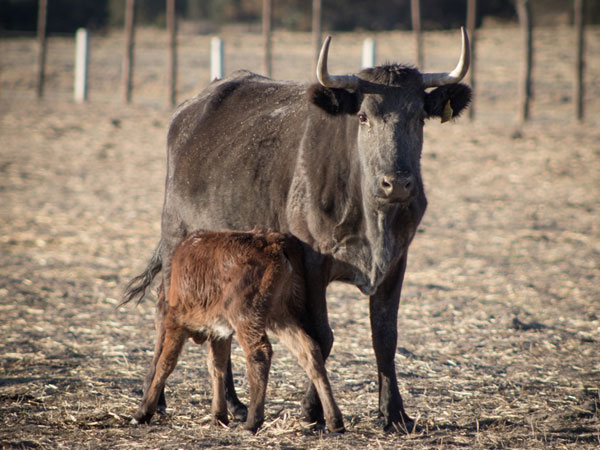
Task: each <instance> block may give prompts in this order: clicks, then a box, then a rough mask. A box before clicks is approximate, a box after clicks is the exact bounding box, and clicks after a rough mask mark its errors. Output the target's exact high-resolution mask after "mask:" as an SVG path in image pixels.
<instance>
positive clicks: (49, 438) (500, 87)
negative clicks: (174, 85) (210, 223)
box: [0, 27, 600, 449]
mask: <svg viewBox="0 0 600 450" xmlns="http://www.w3.org/2000/svg"><path fill="white" fill-rule="evenodd" d="M224 37H225V41H226V44H225V45H226V54H227V59H226V71H227V72H229V71H231V70H234V69H237V68H241V67H244V68H248V69H251V70H254V71H259V70H260V60H261V56H260V48H261V47H260V44H261V42H260V36H259V35H257V34H251V33H246V32H241V31H240V32H238V33H233V32H230V33H229V34H226V35H225V36H224ZM364 37H365V35H360V34H338V35H336V36H335V37H334V41H333V44H332V49H331V52H332V53H331V63H330V70H331V71H332V72H336V73H341V72H346V71H356V70H358V68H359V64H360V52H361V41H362V39H363V38H364ZM375 38H376V39H377V42H378V61H379V62H381V63H382V62H384V61H399V62H410V61H411V60H412V59H413V58H412V38H411V36H410V35H409V34H407V33H379V34H377V35H375ZM136 39H137V44H138V47H137V49H138V50H137V52H136V69H135V84H136V87H135V90H134V102H133V104H132V105H130V106H125V105H123V104H122V103H121V102H120V90H119V78H120V58H121V50H122V36H121V35H120V34H118V33H115V34H108V35H98V36H92V41H91V56H90V58H91V61H90V64H91V65H90V86H89V89H90V101H89V102H88V103H86V104H84V105H77V104H74V103H73V102H72V101H71V97H72V94H71V92H72V83H73V76H72V68H73V53H74V45H73V41H72V39H70V38H66V37H53V38H51V39H50V41H49V50H48V78H47V85H46V96H45V99H44V100H42V101H37V100H36V99H35V97H34V85H35V70H34V69H35V42H34V40H33V39H31V38H10V39H9V38H5V39H3V40H2V41H0V61H1V66H0V255H1V258H0V446H2V447H3V448H107V449H108V448H110V449H116V448H169V449H170V448H173V449H177V448H189V447H200V448H203V447H211V448H225V447H240V448H282V449H295V448H333V449H346V448H349V449H354V448H372V449H379V448H406V449H425V448H481V449H489V448H511V449H514V448H522V449H531V448H552V449H554V448H573V449H575V448H577V449H580V448H589V449H592V448H598V447H599V446H600V396H599V387H600V293H599V288H598V286H600V119H599V116H600V57H599V55H600V29H598V28H591V29H589V30H588V35H587V42H588V47H587V52H588V53H587V54H588V56H589V60H588V65H587V92H586V96H587V97H586V100H587V102H586V105H587V111H586V112H587V117H586V121H585V122H584V123H583V124H579V123H577V122H576V121H575V120H574V113H573V104H572V80H573V78H574V74H573V71H574V48H573V47H574V46H573V42H574V36H573V31H572V30H571V29H570V28H548V29H538V30H536V34H535V39H536V41H535V42H536V44H535V45H536V50H537V53H536V59H535V68H534V77H535V81H536V85H535V95H536V97H535V99H534V103H533V109H532V114H533V120H532V121H531V122H530V123H528V124H526V125H524V126H517V124H516V122H515V119H516V107H517V92H518V83H517V79H518V74H519V61H520V60H521V58H520V36H519V33H518V29H517V28H510V27H505V28H484V29H482V30H481V33H480V39H479V42H478V47H477V50H478V60H477V75H478V84H477V91H476V101H475V108H476V112H477V120H475V121H473V122H471V121H469V120H468V118H462V119H461V120H459V121H457V122H455V123H450V124H440V123H439V122H437V121H435V122H434V121H432V122H429V123H428V124H427V125H426V131H425V145H424V152H423V164H422V165H423V171H424V174H423V175H424V179H425V182H426V190H427V194H428V198H429V209H428V211H427V214H426V216H425V219H424V221H423V223H422V226H421V228H420V232H419V233H418V235H417V237H416V239H415V241H414V243H413V245H412V248H411V252H410V256H409V267H408V271H407V276H406V283H405V288H404V293H403V300H402V305H401V309H400V315H399V318H398V327H399V340H398V351H397V357H396V362H397V370H398V375H399V383H400V391H401V393H402V395H403V397H404V400H405V404H406V408H407V411H408V412H409V414H411V415H412V416H413V417H415V418H417V420H418V423H419V425H420V426H421V431H419V432H418V433H414V434H411V435H408V436H404V435H395V434H386V433H384V432H383V431H382V423H381V419H379V418H378V415H377V379H376V371H375V360H374V355H373V351H372V348H371V342H370V329H369V319H368V302H367V299H366V298H365V297H364V296H362V295H361V294H360V293H359V291H358V290H357V289H355V288H352V287H350V286H346V285H337V284H336V285H332V286H331V288H330V290H329V292H328V305H329V311H330V319H331V325H332V328H333V330H334V333H335V338H336V340H335V344H334V347H333V352H332V355H331V357H330V359H329V360H328V369H329V374H330V378H331V380H332V384H333V388H334V393H335V395H336V398H337V400H338V403H339V405H340V408H341V410H342V412H343V414H344V418H345V422H346V426H347V432H346V433H345V434H343V435H331V434H322V433H321V432H319V431H318V430H314V429H313V428H311V427H310V426H309V424H305V423H303V422H302V421H301V411H300V406H299V401H300V399H301V397H302V393H303V391H304V388H305V384H306V377H305V375H304V374H303V372H302V370H301V369H300V368H299V366H298V364H297V363H296V361H295V360H293V358H292V357H291V356H290V355H289V354H288V352H287V351H286V350H285V349H284V348H283V347H281V346H280V345H279V344H278V343H277V342H275V345H274V349H275V356H274V363H273V367H272V370H271V378H270V384H269V389H268V392H267V406H266V422H265V425H264V426H263V428H262V429H261V430H260V431H259V433H258V434H257V435H249V434H247V433H245V432H243V431H242V429H241V426H240V425H239V423H232V424H231V426H230V427H229V428H225V427H215V426H213V425H211V424H210V420H209V409H210V384H209V379H208V373H207V369H206V363H205V353H206V349H205V348H202V347H198V346H195V345H193V344H191V343H190V344H188V345H187V346H186V348H185V350H184V352H183V354H182V357H181V358H180V363H179V365H178V367H177V369H176V371H175V373H174V374H173V375H172V376H171V378H170V379H169V382H168V385H167V395H168V401H169V405H168V406H169V409H168V413H169V414H168V416H167V417H165V418H163V419H157V420H155V421H153V422H152V424H151V425H148V426H140V427H132V426H130V425H129V424H128V422H129V419H130V418H131V416H132V414H133V413H134V412H135V410H136V408H137V406H138V404H139V401H140V395H141V379H142V377H143V375H144V373H145V370H146V368H147V366H148V364H149V361H150V358H151V354H152V343H153V338H154V331H153V307H154V301H153V298H150V299H146V301H145V302H144V303H142V304H141V305H140V306H137V307H136V306H135V305H127V306H126V307H124V308H121V309H116V308H115V307H116V304H117V303H118V301H119V297H120V295H121V293H122V290H123V287H124V286H125V284H126V283H127V281H128V280H129V279H130V278H131V277H132V276H134V275H136V274H137V273H139V272H140V271H141V270H142V269H143V268H144V267H145V264H146V260H147V258H149V257H150V255H151V252H152V250H153V248H154V246H155V244H156V242H157V240H158V236H159V232H160V227H159V219H160V211H161V205H162V196H163V178H164V173H165V161H164V153H165V149H164V141H165V136H166V130H167V127H168V124H169V119H170V114H171V110H170V109H169V108H168V107H166V106H165V104H166V99H167V92H166V68H165V63H166V36H165V34H164V33H163V32H157V31H153V30H141V31H140V32H139V33H138V35H137V37H136ZM209 40H210V37H209V36H199V35H193V34H191V33H183V34H181V35H180V42H179V44H180V45H179V60H180V72H179V86H180V87H179V92H178V97H179V100H183V99H184V98H186V97H189V96H191V95H194V93H196V92H198V91H199V90H200V89H201V88H202V87H203V86H204V85H206V81H207V79H208V67H207V63H208V50H207V49H208V42H209ZM459 46H460V43H459V35H458V32H435V33H428V34H427V35H426V39H425V47H426V52H427V54H426V60H425V64H426V67H425V69H426V70H430V71H440V70H448V69H449V68H451V67H453V66H454V64H455V60H456V57H457V56H458V52H459ZM274 53H275V55H274V58H275V59H274V76H275V77H276V78H284V79H297V80H303V81H309V80H310V79H311V68H312V60H311V53H312V52H311V49H310V36H309V35H307V34H292V33H284V32H277V33H275V36H274ZM232 359H233V364H234V373H235V380H236V383H237V388H238V392H239V394H240V396H241V398H242V399H243V400H244V401H246V402H247V383H246V381H245V377H244V371H245V368H244V358H243V355H242V353H241V351H240V350H239V348H238V347H237V346H235V348H234V351H233V355H232Z"/></svg>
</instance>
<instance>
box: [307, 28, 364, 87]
mask: <svg viewBox="0 0 600 450" xmlns="http://www.w3.org/2000/svg"><path fill="white" fill-rule="evenodd" d="M330 42H331V36H327V39H325V42H323V46H322V47H321V53H320V54H319V62H318V63H317V80H319V83H321V84H322V85H323V86H325V87H328V88H339V89H350V90H355V89H357V88H358V83H359V80H358V77H357V76H356V75H329V73H328V72H327V55H328V54H329V44H330Z"/></svg>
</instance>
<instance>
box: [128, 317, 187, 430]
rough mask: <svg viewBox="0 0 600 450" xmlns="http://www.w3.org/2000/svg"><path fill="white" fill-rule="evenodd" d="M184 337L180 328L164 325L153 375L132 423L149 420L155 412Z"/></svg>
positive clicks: (175, 363)
mask: <svg viewBox="0 0 600 450" xmlns="http://www.w3.org/2000/svg"><path fill="white" fill-rule="evenodd" d="M185 339H186V336H185V333H184V332H183V330H181V329H180V328H175V327H173V328H172V327H169V326H166V327H165V334H164V339H163V344H162V348H161V349H160V356H159V357H158V359H157V362H156V368H155V370H156V371H155V373H154V377H153V378H152V382H151V383H150V386H149V387H148V389H147V390H146V392H145V393H144V398H143V400H142V404H141V405H140V407H139V409H138V411H137V412H136V413H135V415H134V416H133V419H132V420H131V423H132V424H138V423H148V422H150V418H151V417H152V416H153V415H154V413H155V412H156V408H157V405H158V400H159V397H160V395H161V393H162V392H163V389H164V387H165V382H166V381H167V377H168V376H169V375H170V374H171V372H173V369H175V366H176V365H177V358H178V357H179V353H181V349H182V348H183V344H184V343H185Z"/></svg>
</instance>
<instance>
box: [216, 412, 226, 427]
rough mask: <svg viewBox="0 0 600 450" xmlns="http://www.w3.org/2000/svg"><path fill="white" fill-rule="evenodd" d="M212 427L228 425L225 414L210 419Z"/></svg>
mask: <svg viewBox="0 0 600 450" xmlns="http://www.w3.org/2000/svg"><path fill="white" fill-rule="evenodd" d="M212 423H213V425H224V426H227V425H229V417H227V414H215V415H213V418H212Z"/></svg>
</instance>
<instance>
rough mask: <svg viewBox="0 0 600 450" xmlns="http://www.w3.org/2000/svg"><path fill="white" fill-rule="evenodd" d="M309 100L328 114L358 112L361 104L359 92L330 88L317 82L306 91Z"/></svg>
mask: <svg viewBox="0 0 600 450" xmlns="http://www.w3.org/2000/svg"><path fill="white" fill-rule="evenodd" d="M306 95H307V96H308V100H309V101H310V102H311V103H312V104H313V105H316V106H318V107H319V108H321V109H322V110H323V111H325V112H326V113H328V114H331V115H338V114H356V113H357V112H358V108H359V106H360V102H359V101H358V94H357V93H356V92H349V91H347V90H345V89H330V88H326V87H325V86H322V85H321V84H318V83H315V84H312V85H310V86H309V88H308V91H307V92H306Z"/></svg>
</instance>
